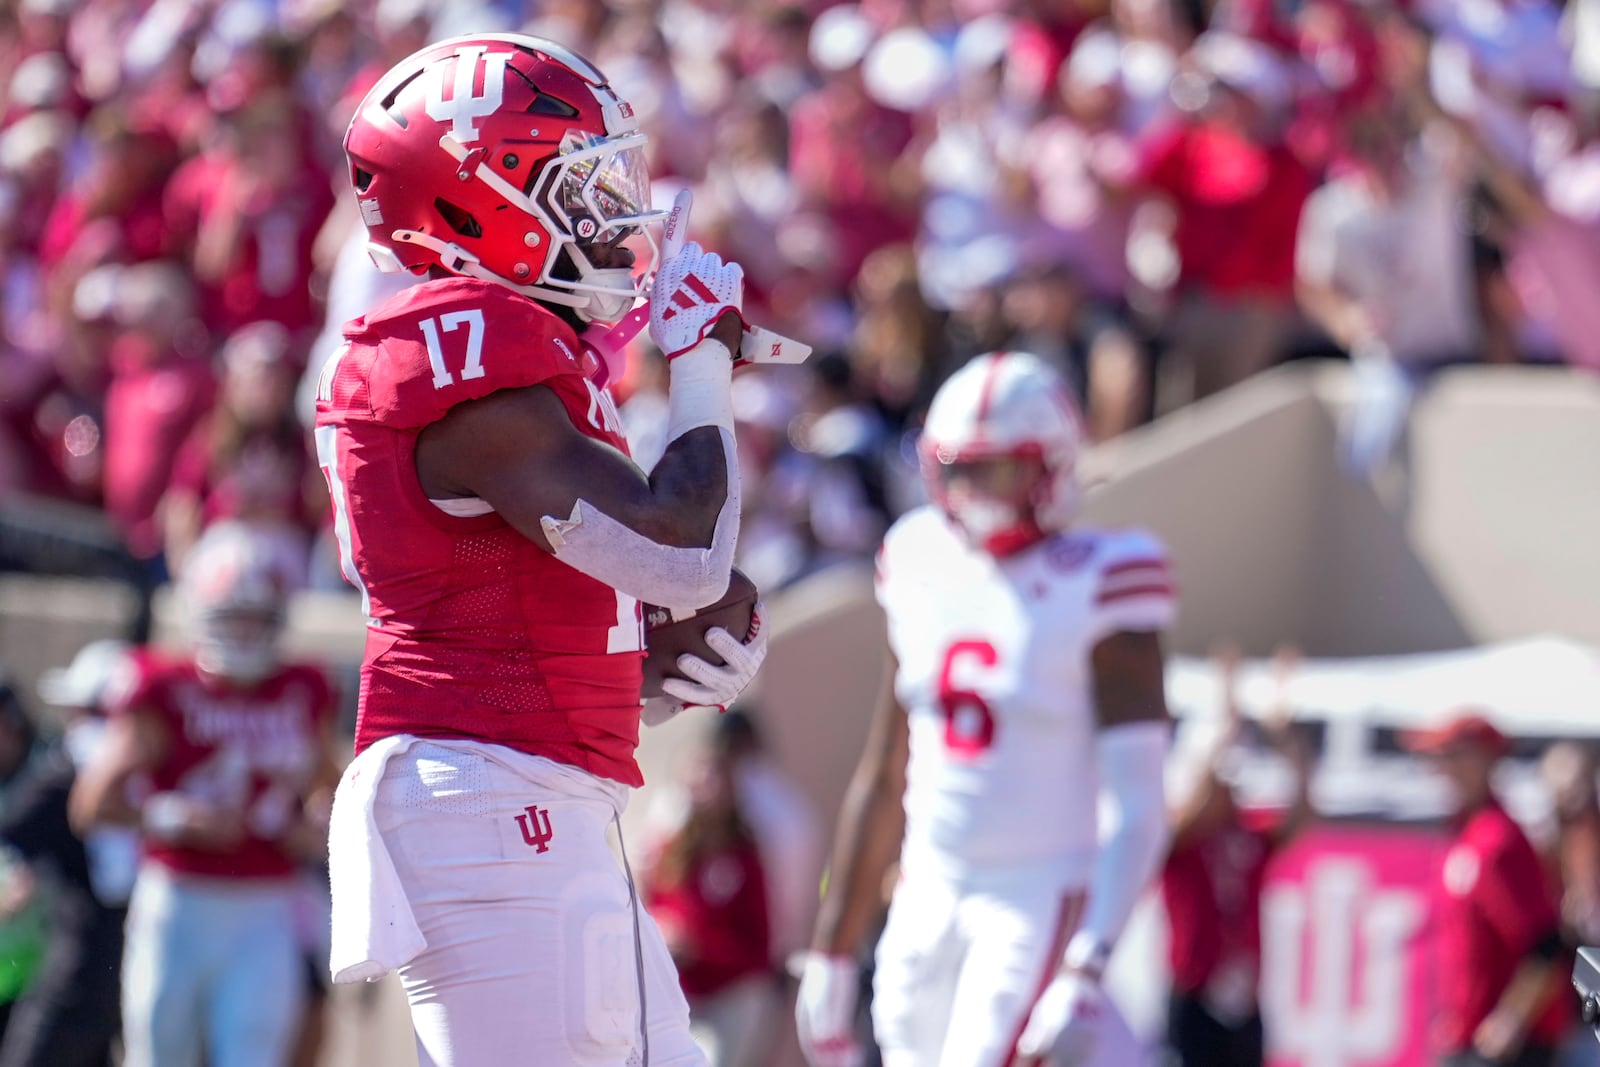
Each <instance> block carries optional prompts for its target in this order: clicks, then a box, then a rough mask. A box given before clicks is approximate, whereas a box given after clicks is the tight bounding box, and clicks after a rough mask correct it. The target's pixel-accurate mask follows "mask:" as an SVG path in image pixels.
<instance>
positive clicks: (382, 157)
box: [344, 34, 664, 322]
mask: <svg viewBox="0 0 1600 1067" xmlns="http://www.w3.org/2000/svg"><path fill="white" fill-rule="evenodd" d="M644 146H645V135H644V134H642V133H640V132H639V128H638V122H637V120H635V118H634V115H633V108H632V107H631V106H630V105H629V104H628V103H627V102H625V101H623V100H622V99H620V98H619V97H618V96H617V94H616V93H615V92H613V91H612V90H611V88H610V86H609V85H607V84H606V79H605V76H604V75H602V74H601V73H600V72H599V71H598V70H596V69H595V68H594V66H593V65H592V64H591V63H589V61H588V60H586V59H584V58H582V57H581V56H578V55H576V54H575V53H573V52H570V51H568V50H567V49H565V48H563V47H562V46H561V45H558V44H556V43H555V42H553V41H547V40H544V39H542V38H538V37H527V36H522V35H519V34H483V35H480V36H470V37H456V38H453V39H451V40H447V41H442V42H440V43H438V44H433V45H429V46H428V47H427V48H424V49H422V50H421V51H420V52H417V53H415V54H414V55H412V56H410V57H408V58H406V59H404V60H401V61H400V62H399V63H398V64H396V65H395V66H394V68H393V69H391V70H390V71H389V72H388V73H387V74H385V75H384V76H383V78H382V79H381V80H380V81H379V82H378V84H377V85H375V86H373V88H372V90H371V91H370V92H368V93H367V95H366V98H365V99H364V100H362V102H361V106H360V107H359V108H358V109H357V110H356V114H355V117H354V118H353V119H352V120H351V122H350V129H349V131H348V132H347V133H346V134H345V139H344V148H345V153H346V155H347V156H348V157H349V160H350V180H351V184H352V185H353V186H354V188H355V190H356V197H357V202H358V203H359V205H360V208H361V218H362V221H363V222H365V223H366V226H367V231H368V233H369V235H370V238H371V243H370V245H369V249H370V251H371V253H372V258H373V261H374V262H375V263H376V264H377V265H378V267H379V269H381V270H385V271H390V272H397V271H402V270H410V271H416V272H421V271H424V270H426V269H427V268H430V267H434V266H438V267H442V268H443V269H444V270H446V271H449V272H450V273H452V274H463V275H468V276H471V277H476V278H483V279H486V280H489V281H494V282H498V283H500V284H502V285H506V286H509V287H510V288H512V289H515V290H516V291H518V292H521V293H524V294H525V295H527V296H530V297H533V298H534V299H536V300H544V301H549V302H551V303H556V304H562V305H565V306H567V307H570V308H572V309H574V311H576V312H577V314H578V315H579V316H580V317H581V318H584V319H586V320H591V321H602V322H611V321H615V320H616V319H619V318H621V317H622V315H624V314H625V313H626V312H627V311H628V310H629V308H631V307H632V306H633V304H634V302H635V301H636V300H637V299H638V298H639V297H642V296H644V295H645V287H644V279H645V278H647V277H648V276H649V273H650V271H651V270H653V269H654V267H655V262H654V260H655V258H656V256H657V249H656V245H655V238H654V235H653V234H651V233H650V231H649V224H650V223H653V222H655V221H657V220H659V219H660V218H662V217H663V215H664V212H657V211H652V210H650V178H649V174H648V172H647V171H646V168H645V161H644ZM640 231H643V232H644V234H645V236H646V238H647V240H648V241H649V244H650V250H651V262H650V263H648V264H646V265H645V266H644V268H643V269H642V270H641V271H639V273H638V274H637V275H636V274H635V272H634V270H633V269H631V268H629V267H619V266H610V265H607V264H606V263H605V262H604V261H602V262H600V263H596V262H595V260H594V258H592V256H591V250H592V249H593V248H595V247H597V246H606V245H611V244H614V243H617V242H620V241H621V240H623V239H625V238H628V237H631V236H632V235H634V234H635V233H638V232H640Z"/></svg>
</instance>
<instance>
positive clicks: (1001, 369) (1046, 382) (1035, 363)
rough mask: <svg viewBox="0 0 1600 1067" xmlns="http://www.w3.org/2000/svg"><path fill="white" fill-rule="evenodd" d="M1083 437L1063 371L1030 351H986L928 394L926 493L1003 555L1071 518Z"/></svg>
mask: <svg viewBox="0 0 1600 1067" xmlns="http://www.w3.org/2000/svg"><path fill="white" fill-rule="evenodd" d="M1082 442H1083V430H1082V426H1081V422H1080V420H1079V417H1078V410H1077V405H1076V404H1075V403H1074V402H1073V400H1072V396H1071V394H1070V393H1069V392H1068V390H1067V384H1066V382H1065V381H1063V380H1062V378H1061V375H1059V374H1058V373H1056V371H1054V370H1053V369H1051V368H1050V367H1049V366H1048V365H1046V364H1045V363H1044V362H1043V361H1042V360H1040V359H1039V358H1038V357H1037V356H1034V355H1031V354H1029V353H1027V352H989V353H985V354H984V355H981V356H977V357H975V358H974V359H972V360H971V361H970V362H969V363H967V364H966V366H964V367H962V368H961V369H960V370H959V371H957V372H956V373H955V374H953V375H951V376H950V378H949V380H948V381H946V382H945V383H944V385H942V386H940V387H939V391H938V392H937V393H936V394H934V398H933V403H932V404H931V405H930V406H929V408H928V419H927V422H926V424H925V426H924V427H923V432H922V440H921V442H920V444H919V445H918V452H919V454H920V457H921V461H922V476H923V480H924V482H925V483H926V486H927V491H928V497H929V499H930V500H932V501H933V502H934V503H935V504H936V505H938V506H939V507H940V508H941V509H943V510H944V512H945V513H946V514H947V515H949V517H950V519H951V520H952V521H953V522H954V523H955V525H956V526H957V527H958V528H959V529H960V530H961V531H962V533H963V534H964V535H965V536H966V538H967V539H968V540H969V541H970V542H971V543H972V544H973V545H974V546H975V547H977V548H981V549H983V550H984V551H986V552H990V553H992V554H994V555H997V556H1004V555H1007V554H1009V553H1011V552H1015V551H1018V550H1020V549H1022V548H1026V547H1027V546H1028V545H1031V544H1033V543H1034V542H1036V541H1038V540H1040V539H1041V538H1042V537H1044V536H1046V535H1048V534H1051V533H1054V532H1057V531H1060V530H1064V529H1066V528H1067V527H1068V526H1070V525H1071V523H1072V520H1073V519H1074V518H1075V517H1076V515H1077V510H1078V497H1079V492H1078V481H1077V466H1078V453H1079V451H1080V450H1081V448H1082Z"/></svg>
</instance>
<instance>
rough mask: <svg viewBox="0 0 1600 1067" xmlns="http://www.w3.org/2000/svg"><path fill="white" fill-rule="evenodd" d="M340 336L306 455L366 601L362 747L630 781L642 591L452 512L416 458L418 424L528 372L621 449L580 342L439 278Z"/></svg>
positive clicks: (508, 298)
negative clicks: (495, 760) (427, 743)
mask: <svg viewBox="0 0 1600 1067" xmlns="http://www.w3.org/2000/svg"><path fill="white" fill-rule="evenodd" d="M345 338H346V340H347V341H348V345H347V346H346V347H345V348H344V349H342V350H341V351H340V353H339V354H338V355H337V356H336V357H335V358H334V360H333V361H332V363H330V366H329V369H328V370H327V371H325V372H324V374H323V379H322V383H321V387H320V388H319V389H318V398H317V457H318V463H320V464H321V466H322V469H323V473H324V474H325V475H327V477H328V485H329V491H330V496H331V497H332V500H333V506H334V531H335V534H336V535H337V537H338V540H339V548H340V556H341V565H342V567H343V569H344V575H345V577H346V578H347V579H348V580H349V581H350V582H351V583H352V584H354V585H356V586H357V587H358V588H360V589H361V591H362V594H363V597H364V598H365V603H366V615H367V626H368V627H369V629H368V631H367V644H366V657H365V660H364V662H363V664H362V670H361V695H360V712H359V717H358V719H357V723H356V751H357V752H359V751H361V750H362V749H363V748H365V747H366V746H367V745H370V744H372V742H374V741H376V740H378V739H379V738H382V737H387V736H390V735H393V734H401V733H405V734H413V735H416V736H419V737H438V738H463V739H470V740H475V741H487V742H492V743H494V744H500V745H506V746H507V747H510V748H514V749H518V750H520V751H523V752H529V753H532V754H534V755H538V756H544V757H546V758H549V759H553V760H557V761H559V762H561V763H566V764H570V765H572V766H575V767H580V768H582V769H584V770H586V771H589V772H590V773H592V774H596V775H599V776H601V777H605V778H611V779H614V780H616V781H619V782H623V783H625V784H627V785H634V786H637V785H640V784H642V783H643V781H644V779H643V778H642V777H641V775H640V773H639V765H638V764H637V763H636V762H635V761H634V749H635V748H637V747H638V744H639V687H640V685H641V684H642V680H643V665H644V651H643V649H644V630H643V624H642V621H641V616H640V612H639V606H638V603H637V602H636V601H635V600H634V599H633V598H632V597H629V596H627V595H625V594H622V593H619V592H617V591H616V590H615V589H613V588H611V587H610V586H608V585H606V584H604V583H603V582H600V581H597V580H595V579H594V578H591V577H589V576H588V575H586V574H582V573H580V572H579V571H576V570H574V569H572V568H571V567H568V566H567V565H566V564H564V563H560V562H558V561H557V560H556V558H555V557H554V556H552V555H550V554H549V553H548V552H546V551H545V550H544V549H542V548H541V547H539V546H537V545H535V544H534V542H532V541H530V540H529V539H527V538H526V537H524V536H523V535H522V534H520V533H518V532H517V531H516V530H515V529H514V528H513V527H512V526H511V525H509V524H508V523H506V522H505V521H504V520H502V519H501V518H500V516H498V515H496V514H494V513H493V512H492V511H490V512H486V513H483V514H475V515H460V514H449V513H447V512H446V511H445V510H443V509H442V508H440V507H439V506H437V505H435V504H434V503H432V502H430V501H429V500H428V499H427V498H426V497H425V495H424V493H423V491H422V487H421V484H420V483H419V481H418V479H417V471H416V464H415V461H414V459H413V456H414V450H415V448H416V443H417V437H418V435H419V434H420V433H421V432H422V431H423V430H424V429H425V428H426V427H427V426H429V425H430V424H432V423H434V422H437V421H438V420H439V419H441V418H443V417H444V415H445V414H446V413H447V412H448V411H449V410H450V409H451V408H452V407H454V406H455V405H457V404H460V403H463V402H465V401H468V400H475V399H478V398H480V397H484V396H487V395H488V394H490V393H493V392H495V391H496V390H499V389H516V388H522V387H525V386H530V385H536V384H537V385H543V386H545V387H547V388H549V389H550V390H551V391H552V392H554V393H555V394H556V396H558V397H559V398H560V399H561V402H562V404H563V405H564V406H565V407H566V410H567V414H568V416H569V417H570V418H571V419H572V423H573V425H574V426H576V427H577V428H578V429H579V430H580V431H581V432H583V433H585V434H587V435H588V436H590V437H593V438H595V439H596V440H598V441H603V442H605V443H606V444H609V445H611V446H612V447H614V448H616V449H618V450H619V451H620V452H622V453H623V454H624V455H625V454H626V453H627V444H626V442H625V441H624V440H623V438H622V426H621V420H620V419H619V418H618V417H617V412H616V405H615V404H614V403H613V401H612V399H611V396H610V394H609V393H608V392H607V391H606V390H605V388H604V387H602V386H600V385H598V384H596V383H595V382H594V381H592V380H590V378H589V377H587V376H586V375H585V374H584V371H583V365H584V363H583V360H582V357H581V356H580V354H579V353H580V351H581V350H580V348H579V344H578V339H577V337H576V336H575V335H574V334H573V332H572V330H571V329H570V328H569V327H568V326H567V325H566V324H565V323H563V322H562V321H561V320H560V319H558V318H557V317H556V316H554V315H552V314H550V313H549V312H548V311H546V310H545V309H544V308H542V307H540V306H539V305H538V304H536V303H534V302H533V301H532V300H529V299H527V298H525V297H522V296H519V295H517V294H516V293H513V292H511V291H510V290H508V289H506V288H504V287H502V286H499V285H495V284H493V283H490V282H483V281H477V280H475V279H469V278H446V279H437V280H433V281H426V282H422V283H420V284H418V285H416V286H413V287H412V288H410V289H407V290H405V291H404V292H402V293H400V294H398V295H396V296H395V297H393V298H391V299H390V300H389V301H388V302H386V303H385V304H383V305H381V306H380V307H379V308H378V309H377V310H376V311H374V312H372V313H371V314H370V315H367V316H365V317H363V318H359V319H356V320H354V321H353V322H351V323H350V324H349V325H348V326H347V327H345ZM463 503H471V502H463Z"/></svg>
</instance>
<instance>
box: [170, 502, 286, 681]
mask: <svg viewBox="0 0 1600 1067" xmlns="http://www.w3.org/2000/svg"><path fill="white" fill-rule="evenodd" d="M291 586H292V579H291V577H290V575H289V572H288V569H287V568H286V567H285V566H284V565H283V562H282V557H281V555H280V553H279V552H277V551H276V546H275V545H274V544H273V543H272V542H271V541H270V540H268V539H267V538H265V537H263V536H261V535H259V534H257V533H255V532H254V531H252V530H250V529H249V528H248V527H243V526H238V525H233V524H223V525H219V526H216V527H213V528H212V529H211V530H209V531H207V532H206V534H205V536H204V537H202V538H201V539H200V541H199V542H198V543H197V544H196V545H195V546H194V548H193V549H192V550H191V551H190V553H189V556H188V558H187V559H185V560H184V564H183V577H182V580H181V584H180V586H179V593H180V596H181V597H182V601H183V606H184V609H185V611H186V613H187V616H188V622H189V627H190V633H191V635H192V637H193V642H194V659H195V663H196V665H197V666H199V667H200V669H201V670H203V671H205V672H206V673H207V674H214V675H218V676H220V677H222V678H226V679H228V680H230V681H236V682H245V683H249V682H257V681H260V680H261V679H263V678H265V677H266V676H267V675H269V674H271V673H272V672H273V671H274V670H276V669H277V667H278V664H279V658H278V639H279V638H280V637H281V636H282V634H283V627H284V621H285V617H286V614H287V609H288V603H289V592H290V589H291Z"/></svg>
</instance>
